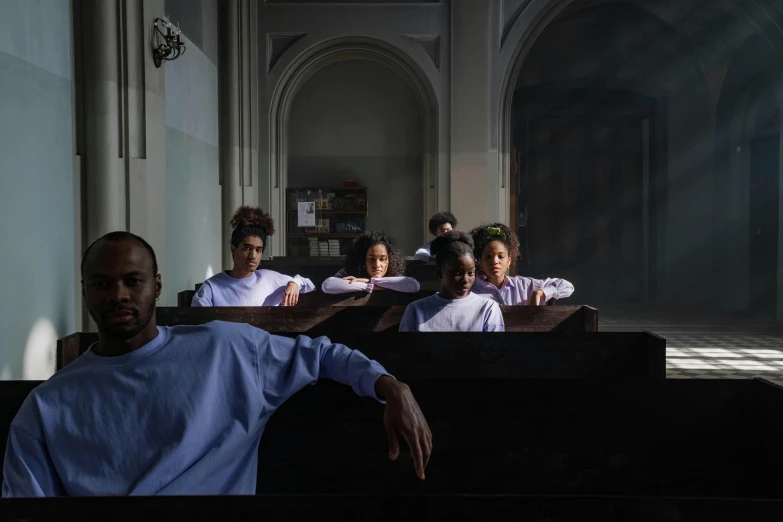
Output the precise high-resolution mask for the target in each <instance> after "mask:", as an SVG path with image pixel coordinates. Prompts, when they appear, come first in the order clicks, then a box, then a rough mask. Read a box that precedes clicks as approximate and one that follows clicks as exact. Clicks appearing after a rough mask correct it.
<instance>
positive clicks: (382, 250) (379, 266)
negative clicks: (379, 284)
mask: <svg viewBox="0 0 783 522" xmlns="http://www.w3.org/2000/svg"><path fill="white" fill-rule="evenodd" d="M364 267H365V269H366V270H367V274H369V276H370V277H383V276H385V275H386V271H387V270H388V269H389V252H387V251H386V246H385V245H381V244H380V243H379V244H377V245H373V246H371V247H370V248H368V249H367V253H366V254H365V255H364Z"/></svg>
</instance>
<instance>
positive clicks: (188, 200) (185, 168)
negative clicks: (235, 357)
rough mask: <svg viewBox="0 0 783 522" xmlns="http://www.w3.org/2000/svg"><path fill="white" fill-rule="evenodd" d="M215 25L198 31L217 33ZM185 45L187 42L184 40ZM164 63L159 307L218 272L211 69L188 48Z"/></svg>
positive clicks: (213, 69)
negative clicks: (163, 298) (163, 237)
mask: <svg viewBox="0 0 783 522" xmlns="http://www.w3.org/2000/svg"><path fill="white" fill-rule="evenodd" d="M216 23H217V22H216V20H213V22H212V24H211V25H208V24H205V26H204V31H205V34H207V33H208V32H209V31H215V32H216V30H217V26H216ZM186 40H187V39H186ZM186 45H187V51H186V52H185V54H184V55H182V56H181V57H180V58H179V59H177V60H175V61H173V62H169V63H166V64H165V65H164V67H166V226H167V248H166V251H167V264H166V266H165V267H162V270H163V271H162V272H161V274H162V278H163V284H164V285H165V286H166V287H167V288H168V289H169V293H168V298H167V302H166V303H161V305H163V306H176V304H177V302H176V300H177V293H178V292H181V291H183V290H187V289H193V286H194V285H195V284H196V283H200V282H202V281H203V280H204V279H205V278H206V277H207V276H208V275H209V274H210V273H211V272H218V271H220V270H221V262H220V259H221V257H220V249H221V246H222V245H221V244H220V219H221V218H220V186H219V184H218V98H217V91H218V87H217V65H216V64H215V63H213V62H212V61H211V60H210V58H209V57H208V56H207V55H205V54H204V52H202V50H201V49H200V48H199V47H198V46H197V45H195V44H194V43H193V42H191V41H189V40H187V41H186Z"/></svg>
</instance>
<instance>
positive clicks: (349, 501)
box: [0, 494, 783, 522]
mask: <svg viewBox="0 0 783 522" xmlns="http://www.w3.org/2000/svg"><path fill="white" fill-rule="evenodd" d="M0 512H2V513H3V514H4V515H5V519H6V520H9V521H13V522H22V521H25V522H71V521H72V520H112V521H115V522H136V521H138V520H145V521H150V522H154V521H161V522H162V521H166V522H169V521H172V520H188V521H193V522H201V521H204V522H214V521H215V520H231V521H237V522H257V521H259V520H291V521H299V520H374V521H382V522H399V521H400V520H428V521H444V522H445V521H449V522H454V521H457V522H469V521H471V522H472V521H474V520H536V521H538V520H542V521H552V522H584V521H586V520H600V521H602V522H608V521H611V522H640V521H642V522H671V521H672V520H686V521H699V522H701V521H709V522H737V521H742V522H762V521H764V522H771V521H778V520H783V500H780V499H745V498H740V499H723V498H686V497H669V498H662V497H651V496H615V495H557V496H551V495H523V494H514V495H420V494H381V495H353V494H333V495H256V496H209V497H92V498H84V497H81V498H47V499H0ZM681 513H682V514H687V515H682V517H681V518H679V519H678V518H675V517H677V516H680V514H681Z"/></svg>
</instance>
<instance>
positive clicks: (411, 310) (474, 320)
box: [399, 293, 505, 332]
mask: <svg viewBox="0 0 783 522" xmlns="http://www.w3.org/2000/svg"><path fill="white" fill-rule="evenodd" d="M504 330H505V323H504V322H503V313H502V312H501V311H500V306H498V304H497V303H496V302H494V301H492V300H490V299H485V298H484V297H481V296H478V295H476V294H473V293H470V294H468V295H467V296H466V297H463V298H462V299H444V298H443V297H441V296H439V295H438V294H434V295H431V296H430V297H425V298H424V299H419V300H417V301H414V302H412V303H411V304H409V305H408V306H407V308H405V313H404V314H403V315H402V320H401V321H400V327H399V331H400V332H502V331H504Z"/></svg>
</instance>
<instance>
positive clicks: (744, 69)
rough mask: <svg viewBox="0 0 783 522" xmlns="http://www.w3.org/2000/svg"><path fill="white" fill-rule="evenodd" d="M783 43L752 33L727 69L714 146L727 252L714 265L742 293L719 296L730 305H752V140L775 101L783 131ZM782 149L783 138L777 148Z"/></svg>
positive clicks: (722, 243) (719, 218) (781, 274)
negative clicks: (780, 67)
mask: <svg viewBox="0 0 783 522" xmlns="http://www.w3.org/2000/svg"><path fill="white" fill-rule="evenodd" d="M782 50H783V48H780V47H779V48H777V49H776V48H775V47H774V46H773V43H772V42H771V41H770V40H769V39H768V38H766V37H765V35H762V34H758V33H757V34H755V35H753V36H751V37H750V38H748V39H747V40H746V41H745V42H744V43H743V44H742V45H741V46H740V47H739V48H738V49H737V50H736V52H735V53H734V54H733V56H732V58H731V61H730V62H729V65H728V67H727V70H726V75H725V77H724V81H723V83H722V85H721V89H720V94H719V97H718V100H717V110H716V121H715V136H714V151H715V169H714V179H715V182H714V186H715V191H714V194H713V198H714V205H715V208H720V209H721V212H720V213H718V214H716V220H715V233H714V242H715V246H714V250H715V252H716V253H724V254H725V253H727V252H731V255H722V256H721V261H720V262H718V260H717V259H716V263H715V266H714V275H715V277H716V278H725V277H731V278H732V279H733V280H735V281H736V285H737V287H738V288H742V289H743V292H744V293H743V294H742V295H725V294H719V295H716V296H715V300H716V301H717V302H719V303H720V304H721V305H723V306H724V307H725V308H727V309H742V308H748V307H749V306H750V303H751V302H752V300H753V296H752V295H750V289H749V287H750V276H749V266H750V263H751V253H750V243H751V238H750V233H749V230H748V225H749V223H750V203H749V201H750V195H751V191H750V177H751V169H752V165H751V154H752V142H753V139H754V137H755V133H756V126H757V123H758V122H759V120H760V119H763V118H765V117H768V116H769V114H767V112H768V107H769V106H770V105H772V106H776V109H777V111H776V113H777V115H778V121H777V124H776V125H775V126H776V128H777V130H778V133H779V134H780V135H781V136H783V118H780V115H781V114H783V74H781V73H780V71H779V70H778V69H777V68H776V67H775V66H774V65H772V64H775V63H779V61H780V56H781V51H782ZM778 150H779V154H780V151H781V150H783V142H781V146H780V148H779V149H778ZM777 178H778V184H779V186H783V163H781V164H779V166H778V176H777ZM781 210H783V198H781V197H780V196H779V199H778V237H777V249H778V271H777V286H776V287H775V288H773V287H772V286H770V288H769V291H770V292H774V293H776V294H777V306H776V308H777V318H778V319H781V318H783V297H782V296H781V295H780V293H781V291H782V290H783V239H782V238H781V232H783V223H781V221H783V212H782V211H781ZM770 283H772V282H770Z"/></svg>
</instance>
